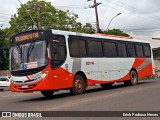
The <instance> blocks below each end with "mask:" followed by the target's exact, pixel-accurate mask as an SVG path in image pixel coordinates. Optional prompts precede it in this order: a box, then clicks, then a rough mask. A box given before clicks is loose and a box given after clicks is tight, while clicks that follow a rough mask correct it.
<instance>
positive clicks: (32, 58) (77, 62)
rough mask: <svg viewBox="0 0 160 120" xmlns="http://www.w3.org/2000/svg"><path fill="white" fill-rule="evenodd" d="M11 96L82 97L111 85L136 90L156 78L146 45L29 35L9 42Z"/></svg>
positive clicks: (65, 34)
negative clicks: (37, 93)
mask: <svg viewBox="0 0 160 120" xmlns="http://www.w3.org/2000/svg"><path fill="white" fill-rule="evenodd" d="M11 46H12V47H11V51H10V63H11V65H10V70H11V90H12V91H13V92H34V91H41V93H42V94H43V95H44V96H47V97H51V96H52V95H53V93H54V91H57V90H61V89H70V90H71V92H72V93H74V94H82V93H83V92H84V90H86V89H87V87H88V86H92V85H96V84H100V85H101V86H102V87H104V88H105V87H110V86H112V84H113V83H114V82H124V83H125V84H126V85H136V84H137V83H138V79H139V78H143V77H147V76H151V75H153V74H154V67H153V62H152V61H153V56H152V51H151V47H150V43H148V42H146V41H141V40H134V39H128V38H120V37H117V38H115V37H110V36H100V35H89V34H81V33H74V32H67V31H58V30H32V31H28V32H23V33H20V34H17V35H15V36H13V37H11Z"/></svg>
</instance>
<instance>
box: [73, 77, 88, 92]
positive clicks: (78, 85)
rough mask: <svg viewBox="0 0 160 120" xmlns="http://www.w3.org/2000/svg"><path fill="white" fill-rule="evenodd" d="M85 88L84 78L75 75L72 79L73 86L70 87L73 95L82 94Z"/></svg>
mask: <svg viewBox="0 0 160 120" xmlns="http://www.w3.org/2000/svg"><path fill="white" fill-rule="evenodd" d="M84 90H85V85H84V79H83V77H82V76H80V75H76V76H75V77H74V79H73V88H71V89H70V91H71V93H72V94H74V95H79V94H82V93H83V92H84Z"/></svg>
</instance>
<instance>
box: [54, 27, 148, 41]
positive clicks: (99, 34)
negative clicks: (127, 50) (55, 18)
mask: <svg viewBox="0 0 160 120" xmlns="http://www.w3.org/2000/svg"><path fill="white" fill-rule="evenodd" d="M52 33H53V34H61V35H76V36H83V37H94V38H103V39H111V40H120V41H130V42H132V41H133V42H143V43H150V42H149V41H145V40H137V39H133V38H130V37H123V36H116V35H107V34H101V33H96V34H85V33H77V32H71V31H62V30H54V29H52Z"/></svg>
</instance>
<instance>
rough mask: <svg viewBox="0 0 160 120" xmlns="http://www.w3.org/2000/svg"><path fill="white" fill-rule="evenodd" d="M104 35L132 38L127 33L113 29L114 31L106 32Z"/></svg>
mask: <svg viewBox="0 0 160 120" xmlns="http://www.w3.org/2000/svg"><path fill="white" fill-rule="evenodd" d="M104 33H105V34H110V35H118V36H125V37H130V36H129V35H128V34H127V33H124V32H123V31H121V30H120V29H112V30H108V31H104Z"/></svg>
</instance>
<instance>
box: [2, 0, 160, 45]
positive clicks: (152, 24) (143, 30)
mask: <svg viewBox="0 0 160 120" xmlns="http://www.w3.org/2000/svg"><path fill="white" fill-rule="evenodd" d="M27 1H29V0H21V2H22V3H26V2H27ZM45 1H47V2H51V3H52V5H53V6H55V7H56V8H58V9H62V10H70V11H72V12H74V13H76V14H78V16H79V18H78V21H79V22H82V23H83V24H85V23H86V22H89V23H91V24H92V26H93V27H96V23H95V22H96V18H95V11H94V9H93V8H89V6H91V5H93V1H89V2H87V1H88V0H45ZM97 2H98V3H102V4H100V5H99V6H98V16H99V23H100V28H101V29H102V30H105V29H107V26H108V24H109V22H110V20H111V19H112V18H113V17H114V16H116V15H117V14H118V13H121V15H119V16H117V17H115V18H114V19H113V20H112V22H111V24H110V26H109V29H113V28H117V29H121V30H123V31H125V32H127V33H129V34H130V35H131V36H133V37H134V38H137V39H148V40H151V38H152V37H160V26H159V25H160V7H159V5H160V0H97ZM6 3H7V4H6ZM0 6H1V8H0V27H1V26H2V28H5V27H9V23H8V22H9V19H10V18H11V16H12V15H13V14H15V13H16V12H17V8H19V7H20V3H19V2H18V0H0ZM158 43H159V41H158V42H157V43H156V41H155V42H154V44H155V45H156V46H158V45H157V44H158ZM159 46H160V43H159Z"/></svg>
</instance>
